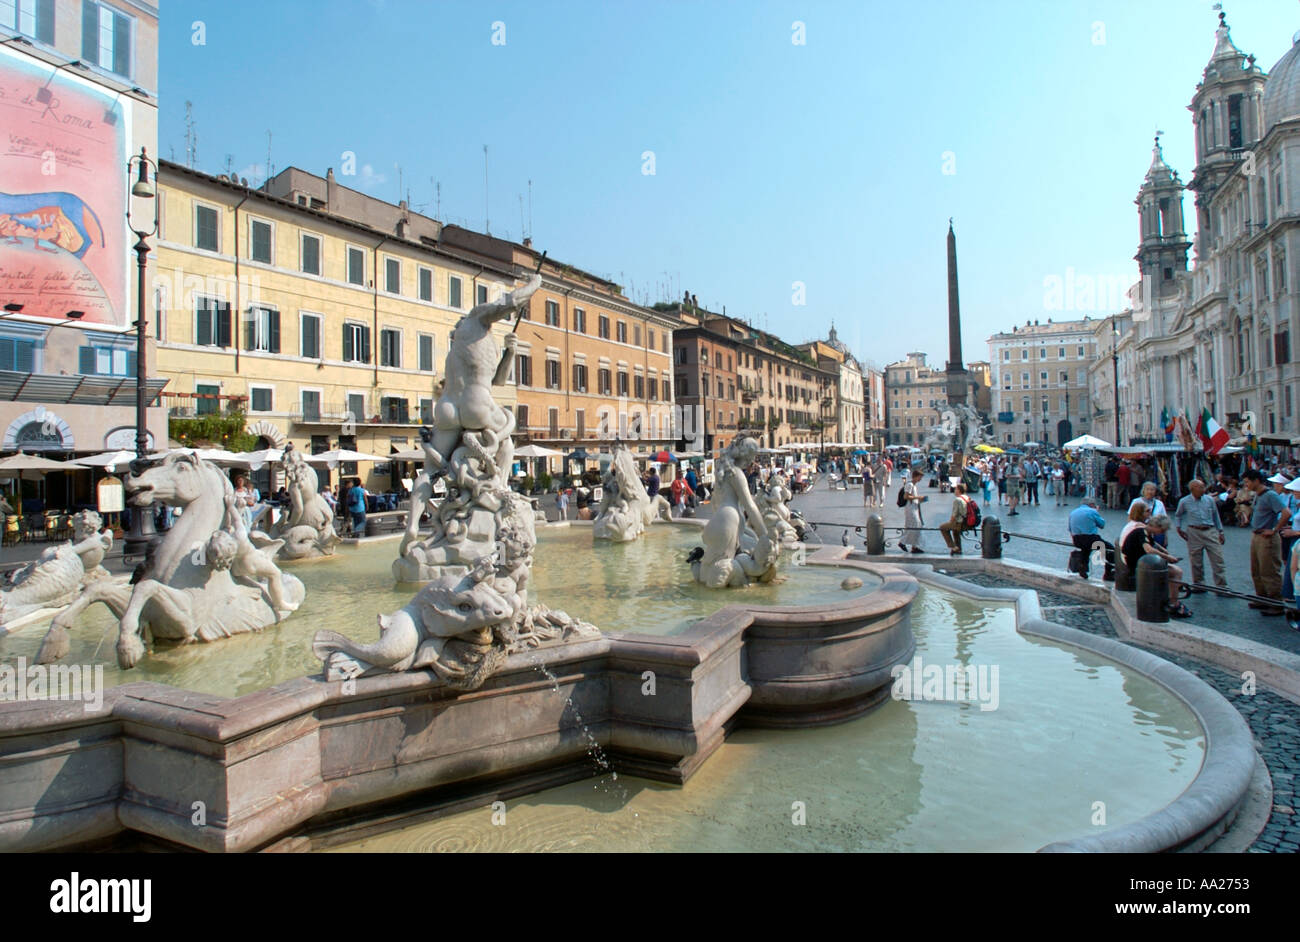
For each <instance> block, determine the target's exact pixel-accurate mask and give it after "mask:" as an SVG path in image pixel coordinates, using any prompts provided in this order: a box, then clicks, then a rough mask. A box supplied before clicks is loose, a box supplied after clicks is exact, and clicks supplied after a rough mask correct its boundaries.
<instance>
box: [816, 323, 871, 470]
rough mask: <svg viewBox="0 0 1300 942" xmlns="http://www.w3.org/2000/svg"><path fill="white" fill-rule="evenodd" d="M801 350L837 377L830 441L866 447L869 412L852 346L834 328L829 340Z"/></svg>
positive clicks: (831, 330) (834, 387)
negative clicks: (832, 430)
mask: <svg viewBox="0 0 1300 942" xmlns="http://www.w3.org/2000/svg"><path fill="white" fill-rule="evenodd" d="M799 349H800V350H803V351H804V352H806V353H807V354H808V355H809V356H811V357H813V358H814V359H815V360H816V361H817V365H818V366H820V367H821V368H822V369H824V370H828V371H830V372H832V373H834V374H835V383H834V384H833V385H832V387H831V394H832V398H833V399H834V405H833V407H832V408H833V411H834V418H833V420H831V422H828V423H827V435H828V436H829V434H830V431H831V428H832V422H833V429H834V433H835V434H834V437H833V438H832V437H828V438H827V440H828V441H840V442H846V443H849V444H853V445H861V444H865V443H866V440H867V424H866V414H867V408H866V387H865V386H864V384H863V374H862V367H861V365H860V364H859V363H858V361H857V358H856V357H854V356H853V354H852V353H851V352H850V351H849V348H848V346H847V345H846V344H845V343H844V342H843V341H842V340H840V339H839V336H838V335H837V334H836V332H835V326H834V325H831V329H830V333H829V334H828V335H827V338H826V339H825V340H815V341H813V342H812V343H806V344H800V345H799Z"/></svg>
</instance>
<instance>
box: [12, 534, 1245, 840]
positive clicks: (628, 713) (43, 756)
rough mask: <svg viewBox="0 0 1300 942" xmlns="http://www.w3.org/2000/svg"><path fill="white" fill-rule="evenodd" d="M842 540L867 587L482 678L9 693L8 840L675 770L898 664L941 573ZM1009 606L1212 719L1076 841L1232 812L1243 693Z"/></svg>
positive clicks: (1239, 792) (283, 818)
mask: <svg viewBox="0 0 1300 942" xmlns="http://www.w3.org/2000/svg"><path fill="white" fill-rule="evenodd" d="M846 552H847V551H846V550H842V549H840V548H838V547H836V548H826V549H823V550H820V551H819V552H818V553H816V554H815V555H813V556H812V557H811V558H810V559H809V562H810V563H811V564H813V565H835V566H842V567H845V568H847V569H860V570H863V571H865V572H868V573H874V574H875V575H876V576H877V577H878V578H879V579H880V580H881V584H880V587H879V588H878V589H877V590H876V591H874V592H871V593H869V594H866V595H860V596H857V597H853V598H849V599H846V600H845V601H843V602H838V603H835V604H823V605H814V606H805V607H792V606H785V607H766V608H765V607H762V606H754V605H750V604H748V603H747V601H746V598H745V593H744V592H737V593H726V594H725V601H726V602H727V603H728V604H726V605H724V606H723V607H722V608H720V609H719V610H718V611H716V612H714V613H713V614H711V615H709V616H708V617H706V618H704V619H703V620H701V621H699V622H696V623H695V624H693V625H691V626H690V627H689V628H687V629H686V630H685V631H684V632H682V633H680V634H676V635H670V636H653V635H646V634H637V633H633V632H610V633H608V634H607V635H605V636H604V637H601V638H599V639H595V640H591V641H583V642H579V643H575V644H570V645H567V646H562V647H557V648H549V649H543V650H541V651H539V652H535V653H534V652H525V653H522V654H518V655H515V656H512V657H511V658H510V659H509V660H508V661H507V663H506V665H505V666H504V668H503V669H502V670H501V671H500V672H499V673H498V674H496V675H495V676H494V677H492V678H491V679H490V680H489V681H488V683H487V684H486V685H485V686H484V687H483V688H481V689H479V690H476V691H474V692H472V693H465V694H457V693H456V692H455V691H452V690H450V689H448V688H447V687H445V686H444V685H443V684H441V683H440V682H439V681H437V680H435V679H434V678H433V677H432V675H430V674H428V673H426V672H417V673H414V674H396V675H386V676H378V677H373V678H365V679H362V680H360V681H357V682H355V683H354V684H353V685H345V684H344V683H340V682H336V683H326V682H325V681H323V680H322V679H321V678H319V677H298V678H295V679H292V680H289V681H286V682H284V683H281V684H277V685H275V686H273V687H270V688H268V689H265V690H260V691H258V692H255V693H251V694H247V695H244V696H240V697H235V698H225V697H219V696H214V695H210V694H201V693H193V692H187V691H181V690H177V689H175V688H172V687H168V686H165V685H162V684H156V683H132V684H126V685H123V686H121V687H118V688H115V689H113V690H110V691H109V692H108V693H107V694H106V695H105V698H104V702H103V705H102V707H101V708H100V709H98V710H95V711H93V712H87V711H86V710H85V709H84V707H83V706H82V705H81V704H70V703H57V702H53V703H52V702H43V703H21V702H20V703H8V704H0V849H3V850H44V849H52V848H67V847H73V846H78V845H93V844H94V843H95V842H97V841H103V840H105V839H108V838H112V837H114V836H116V835H120V834H122V832H123V831H133V832H137V836H139V835H147V836H149V837H151V838H153V839H155V840H158V841H162V842H164V843H170V844H174V845H177V846H178V847H186V848H194V849H198V850H206V851H246V850H257V849H267V848H270V849H299V848H307V847H310V846H312V845H313V842H314V841H316V840H317V837H316V836H318V835H322V834H331V833H333V834H346V835H347V836H348V837H349V838H355V837H358V836H363V835H364V834H365V833H366V832H367V831H373V830H378V829H383V828H386V827H389V826H392V824H393V823H394V822H396V821H402V822H405V821H407V820H409V819H410V818H409V816H410V815H413V814H439V813H447V812H450V811H455V810H461V809H465V808H470V807H480V808H481V807H483V806H485V805H486V804H487V803H489V802H491V801H493V800H497V799H509V798H512V797H516V796H519V795H524V794H528V793H532V792H535V791H538V790H541V789H544V788H547V787H550V786H554V785H559V784H563V783H566V782H571V781H576V780H579V779H582V778H587V777H590V776H591V775H592V774H594V773H595V772H596V771H597V766H596V764H594V763H593V758H592V753H593V751H594V752H596V753H597V754H598V755H599V756H601V757H603V758H607V759H608V760H612V762H613V763H614V765H615V767H616V768H617V769H618V770H619V771H620V772H623V773H629V774H634V775H640V776H644V777H647V778H651V779H658V780H661V781H667V782H678V783H680V782H685V781H686V780H687V779H688V778H689V777H690V776H691V774H692V773H693V772H694V771H695V770H696V769H697V768H699V766H700V765H701V764H702V763H703V762H704V761H705V760H706V759H707V758H708V756H709V755H710V754H711V753H712V752H713V751H714V750H716V749H717V748H718V747H719V746H720V745H721V743H722V742H723V740H724V738H725V737H726V734H727V732H728V731H729V730H730V729H731V728H733V727H734V726H735V725H736V724H740V723H753V724H756V725H767V726H782V727H794V726H801V725H823V724H826V723H831V722H836V721H838V720H840V719H845V718H848V717H852V716H857V715H859V714H861V713H862V712H864V711H866V710H869V709H870V708H871V707H872V706H873V705H875V704H876V703H878V702H880V700H881V699H882V698H883V697H885V696H887V692H888V687H889V684H888V681H889V669H890V667H892V666H893V665H894V664H896V663H902V662H904V661H906V660H907V659H908V658H909V657H910V655H911V651H912V645H913V642H912V636H911V628H910V620H909V611H910V603H911V601H912V599H913V597H914V596H915V593H916V580H917V578H924V579H925V580H926V581H931V580H943V577H939V576H933V575H932V574H929V575H927V574H926V573H924V572H922V571H920V570H919V569H916V568H915V567H907V569H910V570H912V571H910V572H909V571H906V570H905V569H904V568H901V567H893V566H883V565H879V564H875V563H867V562H858V561H851V560H845V559H842V558H841V557H843V556H844V554H845V553H846ZM941 584H942V582H941ZM963 585H964V584H955V585H950V586H946V587H947V588H950V589H954V590H957V591H962V586H963ZM965 589H966V590H969V589H970V587H969V586H965ZM989 591H991V592H993V593H995V594H996V591H997V590H989ZM1021 595H1022V596H1031V595H1032V593H1022V594H1021ZM990 597H994V596H990ZM733 599H734V601H733ZM1017 605H1018V607H1019V609H1020V621H1021V630H1031V631H1037V632H1039V633H1047V632H1048V631H1049V630H1050V631H1053V632H1056V633H1055V634H1052V635H1051V636H1052V637H1055V638H1056V639H1057V640H1063V641H1065V642H1066V643H1070V644H1075V645H1077V646H1080V647H1086V648H1090V649H1092V650H1095V651H1099V652H1101V653H1103V654H1105V655H1106V656H1108V657H1111V658H1113V659H1115V660H1121V659H1123V660H1124V661H1125V663H1126V664H1127V665H1128V666H1130V667H1133V668H1135V669H1138V670H1140V671H1142V672H1143V673H1146V674H1147V675H1148V676H1149V677H1152V678H1153V679H1157V680H1159V681H1160V682H1161V683H1162V684H1164V685H1165V686H1166V687H1168V688H1169V689H1170V690H1171V691H1173V692H1174V693H1175V694H1176V695H1177V696H1179V697H1180V698H1182V699H1183V700H1184V701H1185V702H1187V703H1188V704H1189V705H1190V706H1191V707H1192V709H1193V711H1194V712H1195V714H1196V716H1197V719H1198V721H1199V722H1200V723H1201V725H1202V727H1203V728H1204V729H1205V730H1206V734H1207V735H1206V740H1207V743H1206V758H1205V762H1204V765H1203V767H1202V769H1201V771H1200V773H1199V774H1198V776H1197V778H1196V780H1195V781H1194V782H1193V784H1192V785H1191V786H1190V787H1189V788H1188V789H1187V791H1186V792H1184V794H1183V795H1182V796H1180V797H1179V798H1178V799H1177V800H1176V801H1174V802H1173V803H1172V804H1171V805H1169V806H1168V807H1167V808H1165V809H1164V810H1163V811H1161V812H1160V813H1159V814H1157V815H1152V816H1150V818H1149V819H1145V820H1144V821H1143V822H1138V824H1137V825H1132V826H1129V827H1127V828H1124V829H1122V832H1121V833H1115V832H1106V833H1105V834H1104V835H1099V836H1098V839H1097V841H1095V842H1089V841H1084V842H1074V843H1072V844H1071V845H1069V848H1068V849H1076V850H1077V849H1107V850H1114V849H1132V850H1157V849H1169V848H1177V847H1192V846H1199V844H1200V843H1203V842H1204V841H1206V840H1208V839H1209V837H1210V836H1212V835H1214V834H1217V833H1218V832H1220V831H1221V830H1222V829H1223V828H1224V827H1226V826H1227V824H1228V823H1230V822H1231V820H1232V818H1233V816H1234V815H1235V814H1236V810H1237V808H1238V807H1239V805H1240V802H1241V798H1242V796H1243V795H1244V793H1245V789H1246V786H1247V784H1248V782H1249V768H1250V764H1249V762H1246V761H1244V760H1245V758H1246V757H1247V756H1250V755H1252V754H1253V753H1252V750H1251V747H1250V739H1249V732H1248V730H1245V731H1244V734H1243V730H1244V723H1243V722H1242V721H1241V719H1240V717H1239V716H1238V715H1237V714H1236V713H1235V711H1233V710H1232V708H1231V707H1230V706H1228V705H1227V704H1226V702H1224V701H1222V698H1221V697H1218V696H1217V694H1214V693H1213V691H1210V690H1209V688H1208V687H1206V686H1205V685H1204V684H1203V683H1202V682H1200V681H1199V680H1197V679H1196V678H1194V677H1192V676H1191V675H1189V674H1186V672H1183V671H1181V670H1179V669H1178V668H1175V667H1173V665H1170V664H1168V663H1167V662H1164V661H1161V660H1159V659H1158V658H1155V657H1153V656H1150V655H1146V654H1145V653H1144V652H1140V651H1136V650H1135V649H1131V648H1125V647H1124V646H1122V645H1118V644H1115V643H1114V642H1105V639H1094V638H1090V636H1087V635H1083V634H1082V633H1079V632H1072V631H1071V630H1070V629H1063V628H1060V626H1050V625H1049V623H1044V622H1042V621H1041V619H1040V618H1038V613H1037V611H1036V600H1035V601H1033V602H1030V601H1027V600H1026V598H1023V597H1021V598H1018V600H1017ZM1058 629H1059V630H1058ZM651 679H652V680H653V692H652V693H650V692H648V690H647V686H646V685H647V682H648V681H649V680H651ZM1198 685H1199V686H1198ZM1207 691H1208V693H1207ZM1242 770H1245V771H1242Z"/></svg>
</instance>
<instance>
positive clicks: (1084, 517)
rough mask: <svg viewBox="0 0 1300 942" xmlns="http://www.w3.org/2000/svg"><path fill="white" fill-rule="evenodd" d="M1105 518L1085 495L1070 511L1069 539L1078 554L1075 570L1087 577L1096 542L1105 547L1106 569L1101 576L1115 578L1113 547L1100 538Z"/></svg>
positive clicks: (1095, 504) (1095, 503)
mask: <svg viewBox="0 0 1300 942" xmlns="http://www.w3.org/2000/svg"><path fill="white" fill-rule="evenodd" d="M1105 526H1106V518H1105V517H1103V516H1102V515H1101V514H1099V513H1098V512H1097V502H1096V501H1095V500H1093V499H1092V498H1091V497H1085V498H1084V499H1083V503H1081V504H1080V505H1079V506H1078V507H1076V508H1074V510H1072V511H1070V539H1071V541H1073V543H1074V545H1075V548H1076V551H1077V552H1078V554H1079V557H1080V559H1079V568H1078V569H1077V570H1076V572H1078V573H1079V575H1081V576H1082V577H1083V578H1085V579H1087V578H1088V567H1089V564H1090V563H1091V561H1092V550H1093V547H1095V546H1096V545H1097V544H1098V543H1100V544H1101V545H1102V546H1104V547H1105V548H1106V571H1105V573H1103V578H1105V579H1114V578H1115V547H1113V546H1111V545H1110V544H1109V543H1107V542H1106V541H1105V540H1103V539H1102V538H1101V531H1102V528H1103V527H1105Z"/></svg>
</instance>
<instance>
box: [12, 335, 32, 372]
mask: <svg viewBox="0 0 1300 942" xmlns="http://www.w3.org/2000/svg"><path fill="white" fill-rule="evenodd" d="M35 361H36V342H35V341H34V340H15V341H14V369H16V370H17V371H18V372H19V373H30V372H32V370H33V369H34V368H35Z"/></svg>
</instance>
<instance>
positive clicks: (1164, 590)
mask: <svg viewBox="0 0 1300 942" xmlns="http://www.w3.org/2000/svg"><path fill="white" fill-rule="evenodd" d="M1168 600H1169V564H1168V563H1167V562H1165V561H1164V559H1162V558H1161V557H1159V556H1157V555H1155V554H1154V553H1147V554H1146V555H1145V556H1143V557H1142V558H1141V559H1139V560H1138V571H1137V617H1138V621H1156V622H1163V621H1169V613H1168V612H1166V611H1165V602H1167V601H1168Z"/></svg>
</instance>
